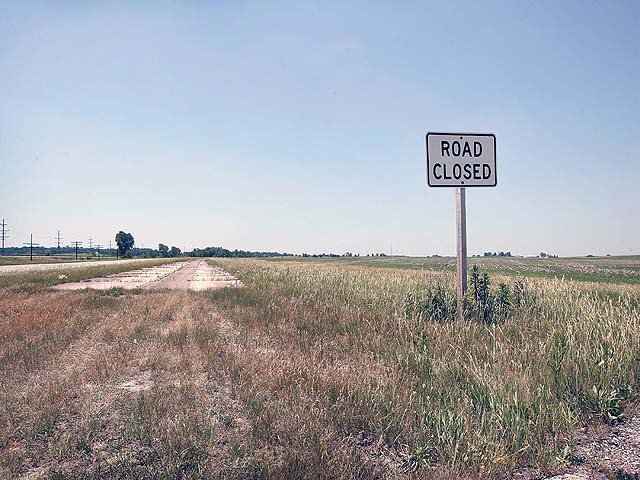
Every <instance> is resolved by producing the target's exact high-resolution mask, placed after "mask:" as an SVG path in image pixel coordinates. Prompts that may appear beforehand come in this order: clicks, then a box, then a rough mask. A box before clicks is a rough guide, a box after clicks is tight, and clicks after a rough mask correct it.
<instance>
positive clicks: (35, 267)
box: [0, 258, 155, 275]
mask: <svg viewBox="0 0 640 480" xmlns="http://www.w3.org/2000/svg"><path fill="white" fill-rule="evenodd" d="M153 261H155V259H149V258H141V259H126V260H96V261H88V262H84V261H83V262H60V263H34V264H28V265H0V275H3V274H8V273H28V272H42V271H49V270H68V269H70V268H87V267H108V266H111V265H122V264H125V263H128V264H132V263H139V264H140V266H141V267H142V266H143V265H144V264H145V263H151V262H153Z"/></svg>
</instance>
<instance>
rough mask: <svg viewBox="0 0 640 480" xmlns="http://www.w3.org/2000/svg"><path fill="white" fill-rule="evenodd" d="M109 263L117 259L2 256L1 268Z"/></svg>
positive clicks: (61, 256)
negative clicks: (42, 264) (92, 262)
mask: <svg viewBox="0 0 640 480" xmlns="http://www.w3.org/2000/svg"><path fill="white" fill-rule="evenodd" d="M96 260H100V261H108V260H116V257H107V256H101V257H100V258H96V257H87V258H82V257H79V258H78V259H77V260H76V258H75V256H73V255H55V256H38V255H34V256H33V260H30V259H29V256H24V257H16V256H0V266H2V265H31V264H36V263H67V262H86V261H96Z"/></svg>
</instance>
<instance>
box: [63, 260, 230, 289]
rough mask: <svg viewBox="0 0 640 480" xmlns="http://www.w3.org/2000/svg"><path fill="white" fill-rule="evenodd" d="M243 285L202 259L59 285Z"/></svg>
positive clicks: (202, 286)
mask: <svg viewBox="0 0 640 480" xmlns="http://www.w3.org/2000/svg"><path fill="white" fill-rule="evenodd" d="M241 285H242V283H241V282H240V281H239V280H238V279H237V278H236V277H234V276H232V275H229V274H228V273H226V272H225V271H223V270H221V269H220V268H217V267H212V266H211V265H209V264H208V263H207V262H205V261H203V260H200V261H187V262H178V263H171V264H167V265H159V266H153V267H148V268H142V269H140V270H133V271H130V272H123V273H118V274H114V275H108V276H106V277H97V278H91V279H88V280H83V281H80V282H69V283H63V284H61V285H58V286H56V287H55V288H56V289H57V290H83V289H85V288H91V289H95V290H108V289H110V288H122V289H125V290H133V289H136V288H143V289H149V290H158V289H169V290H195V291H202V290H212V289H216V288H224V287H237V286H241Z"/></svg>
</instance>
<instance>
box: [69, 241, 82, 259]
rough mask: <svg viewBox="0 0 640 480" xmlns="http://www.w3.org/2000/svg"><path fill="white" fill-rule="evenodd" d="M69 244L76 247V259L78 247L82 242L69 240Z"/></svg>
mask: <svg viewBox="0 0 640 480" xmlns="http://www.w3.org/2000/svg"><path fill="white" fill-rule="evenodd" d="M71 245H73V246H74V247H76V260H77V259H78V247H80V246H82V242H71Z"/></svg>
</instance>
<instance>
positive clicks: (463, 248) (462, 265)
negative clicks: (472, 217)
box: [456, 187, 467, 319]
mask: <svg viewBox="0 0 640 480" xmlns="http://www.w3.org/2000/svg"><path fill="white" fill-rule="evenodd" d="M465 197H466V195H465V191H464V187H458V188H456V244H457V245H456V274H457V292H458V318H460V319H462V317H463V315H464V309H465V306H466V305H465V302H464V296H465V294H466V293H467V205H466V203H467V202H466V198H465Z"/></svg>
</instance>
